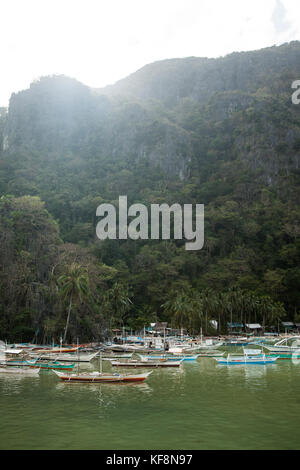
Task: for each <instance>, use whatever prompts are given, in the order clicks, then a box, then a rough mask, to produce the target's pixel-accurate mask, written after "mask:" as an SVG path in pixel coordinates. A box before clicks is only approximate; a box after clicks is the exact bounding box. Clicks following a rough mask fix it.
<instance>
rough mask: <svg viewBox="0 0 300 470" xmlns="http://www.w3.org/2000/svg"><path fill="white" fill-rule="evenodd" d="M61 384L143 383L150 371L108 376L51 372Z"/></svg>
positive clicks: (107, 374)
mask: <svg viewBox="0 0 300 470" xmlns="http://www.w3.org/2000/svg"><path fill="white" fill-rule="evenodd" d="M53 372H54V373H55V374H56V375H57V376H58V377H59V378H60V379H61V380H62V381H63V382H68V383H69V382H70V383H72V382H73V383H74V382H77V383H78V382H84V383H120V382H125V383H126V382H144V380H146V378H147V377H149V375H150V374H151V373H152V371H150V372H147V373H145V374H135V375H124V374H109V373H103V372H91V373H81V374H64V373H63V372H59V371H57V370H54V371H53Z"/></svg>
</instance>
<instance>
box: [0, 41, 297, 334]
mask: <svg viewBox="0 0 300 470" xmlns="http://www.w3.org/2000/svg"><path fill="white" fill-rule="evenodd" d="M297 79H300V43H299V42H293V43H290V44H285V45H283V46H280V47H272V48H268V49H264V50H261V51H254V52H245V53H234V54H231V55H229V56H227V57H224V58H220V59H201V58H194V57H192V58H187V59H172V60H166V61H161V62H156V63H154V64H150V65H147V66H146V67H144V68H143V69H141V70H139V71H138V72H136V73H135V74H132V75H131V76H129V77H128V78H126V79H124V80H121V81H120V82H118V83H117V84H115V85H113V86H110V87H106V88H105V89H102V90H99V89H98V90H93V89H90V88H88V87H87V86H85V85H82V84H81V83H79V82H77V81H76V80H74V79H70V78H67V77H64V76H52V77H43V78H41V79H40V80H38V81H36V82H34V83H32V84H31V86H30V88H29V89H28V90H25V91H22V92H20V93H17V94H13V95H12V97H11V100H10V105H9V109H8V110H5V109H0V145H1V149H2V150H1V154H0V191H1V194H2V199H1V201H0V226H1V239H2V243H1V250H0V259H1V273H0V291H1V298H0V319H1V320H0V336H1V337H7V338H8V339H18V340H21V339H23V340H24V339H32V337H33V336H34V335H37V336H39V338H40V339H41V340H42V339H46V337H47V336H48V337H49V336H51V337H52V336H54V337H55V338H56V339H57V338H58V336H59V335H60V334H61V333H63V331H64V327H65V322H66V318H67V314H68V312H69V313H70V326H69V328H68V330H67V331H65V333H66V337H67V338H68V339H74V338H76V336H78V335H79V336H80V338H82V339H91V338H98V337H99V335H100V334H101V332H103V330H104V329H105V328H107V327H109V326H112V325H115V326H118V325H122V324H127V325H129V326H131V327H133V328H138V327H142V326H143V325H144V324H147V323H149V321H153V320H155V319H157V318H158V319H162V320H169V321H171V322H172V323H173V324H174V325H178V326H181V325H184V326H186V327H188V328H190V330H194V331H199V328H200V326H201V325H202V326H203V327H206V328H208V324H209V323H208V320H209V318H213V319H216V320H218V322H219V329H220V331H223V332H225V331H226V328H227V321H230V319H233V320H242V321H252V320H253V321H254V320H256V321H260V322H262V323H264V324H265V325H266V326H272V325H277V324H278V321H279V320H280V319H290V320H294V321H296V320H298V321H300V317H299V315H300V312H299V308H300V307H299V303H300V296H299V284H300V268H299V232H300V227H299V191H300V189H299V188H300V185H299V158H300V106H296V105H293V104H292V101H291V95H292V92H293V90H292V89H291V84H292V82H293V81H294V80H297ZM119 195H127V196H128V203H129V204H131V203H133V202H142V203H144V204H145V205H147V206H148V205H149V204H152V203H164V202H165V203H168V204H172V203H175V202H178V203H181V204H184V203H193V204H196V203H204V204H205V245H204V248H203V250H201V251H198V252H188V251H186V250H185V247H184V243H183V242H181V241H172V240H171V241H151V240H149V241H130V240H119V241H113V240H111V241H104V242H102V241H100V240H98V239H97V238H96V233H95V227H96V223H97V220H96V208H97V206H98V205H99V204H100V203H101V202H111V203H113V204H115V205H117V200H118V197H119ZM78 280H79V281H78ZM77 281H78V282H77Z"/></svg>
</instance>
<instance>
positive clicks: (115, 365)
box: [111, 359, 182, 368]
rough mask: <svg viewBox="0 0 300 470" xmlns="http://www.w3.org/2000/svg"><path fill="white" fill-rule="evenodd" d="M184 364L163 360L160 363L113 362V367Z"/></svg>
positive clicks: (145, 361) (149, 361)
mask: <svg viewBox="0 0 300 470" xmlns="http://www.w3.org/2000/svg"><path fill="white" fill-rule="evenodd" d="M181 363H182V360H180V361H178V360H177V361H169V360H167V359H162V360H160V361H151V360H144V361H136V360H132V361H124V362H121V361H111V365H112V367H153V368H155V367H179V366H180V365H181Z"/></svg>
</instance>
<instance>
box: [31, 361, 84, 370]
mask: <svg viewBox="0 0 300 470" xmlns="http://www.w3.org/2000/svg"><path fill="white" fill-rule="evenodd" d="M26 363H27V365H28V366H29V367H30V368H32V369H42V370H63V371H72V370H73V368H74V366H75V363H73V364H61V363H60V362H58V361H54V362H43V361H41V362H37V361H26Z"/></svg>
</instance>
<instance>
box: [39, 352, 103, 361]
mask: <svg viewBox="0 0 300 470" xmlns="http://www.w3.org/2000/svg"><path fill="white" fill-rule="evenodd" d="M98 354H99V351H96V352H95V353H93V354H86V353H84V354H65V353H64V354H49V353H47V352H46V353H44V354H30V357H32V358H36V357H38V359H39V360H50V361H59V362H72V363H73V362H91V361H92V360H93V359H94V358H95V357H96V356H98Z"/></svg>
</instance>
